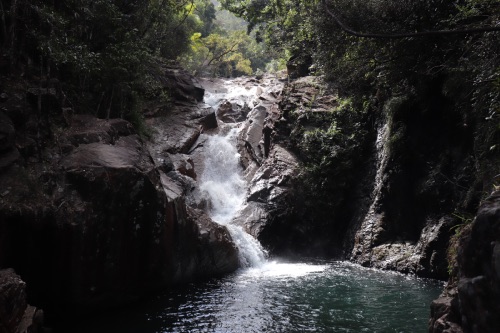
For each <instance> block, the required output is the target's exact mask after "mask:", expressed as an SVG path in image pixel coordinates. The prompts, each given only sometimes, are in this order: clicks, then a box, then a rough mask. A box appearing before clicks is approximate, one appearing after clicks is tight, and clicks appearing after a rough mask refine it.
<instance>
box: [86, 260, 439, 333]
mask: <svg viewBox="0 0 500 333" xmlns="http://www.w3.org/2000/svg"><path fill="white" fill-rule="evenodd" d="M441 288H442V283H439V282H436V281H432V280H424V279H417V278H414V277H408V276H404V275H401V274H397V273H391V272H381V271H378V270H372V269H366V268H362V267H359V266H356V265H353V264H350V263H345V262H330V263H316V264H310V263H309V264H308V263H277V262H268V263H265V264H264V265H262V266H261V267H253V268H247V269H244V270H241V271H239V272H237V273H235V274H233V275H231V276H228V277H226V278H223V279H218V280H212V281H210V282H206V283H202V284H197V285H190V286H188V287H186V288H184V289H182V290H178V291H176V292H172V293H168V294H166V295H162V296H159V297H157V298H156V299H154V300H152V301H150V302H147V303H146V304H143V305H142V306H140V307H135V308H133V309H128V310H126V311H122V312H121V313H119V314H115V315H110V316H105V317H103V318H101V319H100V320H96V321H94V322H92V323H87V324H86V325H85V327H80V329H79V330H77V331H78V332H89V333H90V332H96V333H100V332H103V333H104V332H108V333H109V332H123V333H160V332H179V333H181V332H182V333H187V332H220V333H223V332H224V333H226V332H227V333H239V332H241V333H246V332H256V333H257V332H259V333H260V332H283V333H285V332H286V333H294V332H351V333H360V332H370V333H376V332H379V333H390V332H398V333H403V332H406V333H419V332H421V333H424V332H427V321H428V318H429V305H430V302H431V301H432V300H433V299H434V298H436V297H437V296H438V295H439V293H440V291H441Z"/></svg>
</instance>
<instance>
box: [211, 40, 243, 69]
mask: <svg viewBox="0 0 500 333" xmlns="http://www.w3.org/2000/svg"><path fill="white" fill-rule="evenodd" d="M238 45H239V43H235V44H234V45H233V46H231V47H230V48H229V49H227V50H226V51H224V52H222V53H221V54H219V55H217V56H214V57H212V59H210V61H209V62H208V64H207V67H208V66H210V65H211V64H212V62H214V61H215V60H220V59H221V58H222V57H223V56H225V55H226V54H229V53H231V52H234V49H235V47H237V46H238Z"/></svg>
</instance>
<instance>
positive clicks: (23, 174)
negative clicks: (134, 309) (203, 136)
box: [0, 70, 238, 318]
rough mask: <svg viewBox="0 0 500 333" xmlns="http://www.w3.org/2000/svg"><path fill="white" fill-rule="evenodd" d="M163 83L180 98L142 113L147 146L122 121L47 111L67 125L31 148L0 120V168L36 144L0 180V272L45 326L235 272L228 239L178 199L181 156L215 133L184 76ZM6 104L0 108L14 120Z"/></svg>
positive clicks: (192, 174) (182, 183)
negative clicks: (19, 286) (16, 277)
mask: <svg viewBox="0 0 500 333" xmlns="http://www.w3.org/2000/svg"><path fill="white" fill-rule="evenodd" d="M166 77H167V81H168V82H169V84H170V85H172V87H177V85H178V89H179V94H181V93H182V94H183V97H184V98H183V101H182V102H179V103H178V104H174V105H171V106H170V107H169V106H164V105H159V106H158V107H156V108H155V109H154V110H153V111H154V112H153V113H154V115H153V116H152V117H151V118H150V119H149V120H148V121H149V122H150V123H151V126H152V128H153V130H155V134H154V136H153V142H149V143H147V144H146V143H145V142H143V140H142V139H141V138H140V137H139V136H138V135H137V134H136V133H135V130H134V129H133V127H132V126H131V124H130V123H128V122H127V121H125V120H122V119H111V120H102V119H97V118H95V117H92V116H86V115H73V114H72V112H68V113H65V112H63V110H62V109H61V108H60V107H59V109H57V107H58V106H57V105H55V104H54V103H52V102H51V103H49V104H47V105H45V104H44V105H43V110H46V111H47V112H49V113H50V114H51V115H53V117H54V119H51V122H54V121H55V120H57V121H60V123H61V124H66V125H65V127H62V128H61V129H60V130H58V131H57V132H53V133H48V134H47V135H46V136H42V137H41V138H39V139H36V136H33V135H32V134H31V133H30V131H26V129H25V128H23V127H22V126H21V125H20V124H22V123H23V122H22V121H20V120H19V119H16V120H14V119H12V120H10V119H9V118H10V117H7V116H5V115H4V114H0V134H1V140H0V156H1V157H0V158H1V159H2V160H5V159H4V158H3V157H4V155H3V153H4V152H8V151H11V150H15V149H16V148H13V147H23V144H24V143H25V142H30V141H31V140H34V141H35V143H34V144H33V147H34V149H31V150H29V149H22V150H21V149H20V152H21V156H20V158H19V159H18V161H17V163H15V162H9V164H8V165H7V166H6V167H5V169H4V170H3V171H2V173H0V189H1V191H0V192H1V193H0V267H1V268H7V267H12V268H14V269H15V270H16V272H18V273H19V274H20V275H21V276H22V278H23V280H24V281H26V283H27V285H28V297H29V299H30V302H32V303H33V304H36V305H37V306H41V307H43V308H44V309H45V310H46V312H47V313H48V314H50V315H51V317H52V318H54V316H58V315H61V314H63V313H68V314H70V315H75V314H79V315H81V314H83V313H85V312H87V311H97V310H98V309H102V308H105V307H110V306H116V305H120V304H124V303H126V302H130V301H133V300H135V299H137V298H139V297H143V296H144V295H145V294H147V293H149V292H152V291H155V290H159V289H162V288H168V287H171V286H173V285H174V284H176V283H180V282H182V283H184V282H186V281H191V280H195V279H201V278H207V277H212V276H219V275H222V274H226V273H229V272H232V271H234V270H235V269H236V268H237V267H238V252H237V249H236V247H235V245H234V244H233V242H232V240H231V237H230V235H229V233H228V231H227V229H226V228H225V227H221V226H219V225H217V224H215V223H214V222H213V221H212V220H210V218H209V217H208V216H206V215H205V213H203V212H201V211H197V210H196V209H194V208H190V207H188V206H187V205H186V200H185V196H186V193H187V192H188V191H189V190H190V187H189V186H187V185H189V181H188V180H189V179H191V180H192V181H194V179H195V178H196V171H195V170H194V169H193V162H192V160H191V159H190V157H189V156H186V155H183V154H182V153H187V152H188V151H189V150H190V149H191V146H192V144H193V143H194V142H195V141H196V140H197V138H198V136H199V134H200V132H201V131H202V130H204V129H206V128H210V127H211V126H214V123H213V121H211V120H210V117H213V116H214V111H213V110H211V109H210V108H209V107H207V106H205V105H203V104H200V105H198V102H197V101H198V100H199V99H200V94H201V95H202V89H201V88H200V87H199V86H198V85H197V84H193V83H192V79H191V78H190V77H189V76H188V75H187V74H185V73H184V74H183V73H181V72H179V71H178V70H176V71H175V72H174V73H173V74H172V73H171V75H166ZM173 80H174V81H173ZM175 80H178V82H177V81H175ZM35 93H36V92H35ZM13 96H15V95H13ZM16 98H17V97H13V99H14V100H11V99H7V100H6V101H5V102H4V105H3V107H4V108H5V109H6V110H7V111H8V112H6V114H10V115H16V114H17V116H18V117H21V116H19V114H18V111H17V110H24V107H25V106H23V105H22V104H20V103H17V100H16ZM19 100H22V99H21V98H19ZM28 100H29V98H28ZM29 115H30V113H27V116H28V117H29ZM51 117H52V116H51ZM215 125H216V123H215ZM63 126H64V125H63ZM34 133H36V132H34ZM37 140H38V142H36V141H37ZM37 150H38V154H35V155H33V154H32V153H33V152H37ZM37 155H38V156H37Z"/></svg>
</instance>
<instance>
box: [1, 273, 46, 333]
mask: <svg viewBox="0 0 500 333" xmlns="http://www.w3.org/2000/svg"><path fill="white" fill-rule="evenodd" d="M43 320H44V315H43V311H42V310H39V309H37V308H35V307H33V306H31V305H29V304H28V303H27V300H26V284H25V283H24V281H23V280H21V278H20V277H19V275H17V274H16V273H15V272H14V270H12V269H2V270H0V332H1V333H25V332H32V333H37V332H43V327H42V325H43Z"/></svg>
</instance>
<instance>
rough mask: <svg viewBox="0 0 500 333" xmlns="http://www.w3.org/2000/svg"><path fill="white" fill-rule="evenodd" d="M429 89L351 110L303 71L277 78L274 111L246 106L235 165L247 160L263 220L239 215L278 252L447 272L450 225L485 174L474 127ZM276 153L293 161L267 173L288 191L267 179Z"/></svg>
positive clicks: (473, 200) (252, 196) (439, 274)
mask: <svg viewBox="0 0 500 333" xmlns="http://www.w3.org/2000/svg"><path fill="white" fill-rule="evenodd" d="M425 94H426V96H428V100H420V99H417V97H415V96H406V97H398V98H394V99H391V100H388V101H384V103H383V104H381V105H380V106H379V108H378V110H376V109H367V110H363V111H356V109H355V108H353V107H352V106H351V105H352V103H354V102H353V101H350V100H342V98H339V97H338V95H337V89H336V87H334V86H329V85H328V84H325V83H323V82H322V81H321V80H320V79H318V78H314V77H304V78H300V79H298V80H295V81H293V82H291V83H290V84H288V85H287V86H286V87H285V89H284V91H283V94H282V97H281V101H280V102H279V108H277V109H276V110H275V111H271V112H269V111H265V109H263V110H262V111H260V110H259V109H258V108H255V109H254V110H252V111H251V112H250V113H249V116H250V115H252V114H253V113H255V114H256V117H254V118H252V119H253V120H252V122H251V123H249V124H247V125H244V126H245V127H244V130H243V131H242V132H243V133H244V134H243V136H242V141H243V143H244V145H242V146H244V147H245V149H246V150H242V158H243V161H244V162H243V164H244V165H245V166H248V165H255V167H251V168H248V169H247V173H248V174H249V179H250V180H252V179H254V180H252V182H251V184H252V185H251V188H250V189H249V204H250V205H255V206H256V207H257V208H255V209H249V210H248V211H247V213H249V216H251V215H253V216H255V217H252V218H250V220H252V219H253V220H255V221H261V222H253V223H249V222H247V223H248V225H249V229H250V230H251V231H252V233H253V234H255V235H259V238H260V240H261V241H262V242H263V243H264V244H265V245H267V246H268V247H269V248H270V249H271V250H272V251H273V252H275V253H288V254H291V253H295V254H299V255H325V256H329V257H331V256H337V257H340V258H347V259H350V260H352V261H354V262H357V263H360V264H362V265H364V266H371V267H377V268H382V269H390V270H397V271H400V272H405V273H413V274H417V275H419V276H425V277H432V278H439V279H446V278H447V275H448V272H447V262H446V255H447V254H446V249H447V247H448V241H449V239H450V237H451V235H452V231H451V228H452V227H453V226H455V225H457V224H460V223H461V221H460V217H461V216H463V215H464V214H466V213H461V212H464V211H465V212H466V211H470V210H471V208H472V207H474V205H476V204H477V200H478V197H479V194H478V193H479V192H478V187H476V185H474V183H475V182H476V184H478V185H479V186H480V184H481V180H480V179H479V177H477V178H475V177H476V175H475V174H474V167H475V166H474V161H473V154H472V151H473V146H474V144H473V142H474V138H473V135H472V132H471V129H470V127H469V126H461V125H459V124H462V122H463V119H462V118H461V117H462V115H460V114H459V113H457V112H455V111H454V110H455V109H454V106H453V104H452V103H451V102H450V101H449V100H447V99H446V98H444V97H443V96H442V95H440V92H439V91H436V90H432V89H431V88H429V91H428V92H425ZM358 110H359V109H358ZM266 128H269V129H270V131H269V133H270V135H269V137H270V140H269V139H267V140H268V141H267V142H269V141H270V142H271V144H270V146H269V147H270V149H269V150H268V151H269V153H268V152H267V151H266V134H265V132H266ZM283 151H286V152H287V153H286V154H288V155H289V156H293V159H291V158H288V157H286V158H283V156H284V154H283V153H281V152H283ZM276 153H278V156H281V157H278V159H277V160H280V159H281V160H283V161H286V162H284V164H289V166H287V167H284V168H283V170H284V169H286V170H287V171H286V172H284V173H283V171H281V170H280V168H281V167H278V168H277V169H276V172H275V173H274V174H276V175H277V174H282V175H283V178H284V179H286V178H289V179H290V180H289V181H287V182H286V186H285V187H286V191H285V192H286V193H287V194H286V195H281V194H280V195H278V196H276V195H275V193H279V191H278V192H275V188H274V187H269V182H268V183H266V182H263V180H264V179H266V177H269V176H268V175H273V172H274V171H269V170H266V169H267V168H268V167H269V165H274V164H273V162H272V159H271V158H267V159H266V156H268V155H267V154H269V156H273V159H274V160H276V157H275V156H277V155H276ZM273 154H274V155H273ZM292 160H293V162H290V161H292ZM276 165H283V163H280V162H278V163H277V164H276ZM259 168H260V169H259ZM257 169H258V170H259V171H254V170H257ZM249 170H251V171H249ZM478 176H480V177H483V176H485V175H484V174H480V173H478ZM270 177H271V178H273V176H270ZM280 182H281V180H278V179H276V178H274V179H273V180H272V181H271V183H273V184H279V183H280ZM278 187H279V186H278ZM276 197H280V200H281V201H280V203H279V204H275V202H276V200H275V199H273V198H276ZM252 201H254V202H255V204H253V203H252ZM265 205H268V207H267V208H265V209H264V208H263V207H264V206H265ZM264 212H267V213H264ZM457 216H458V217H457Z"/></svg>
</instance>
